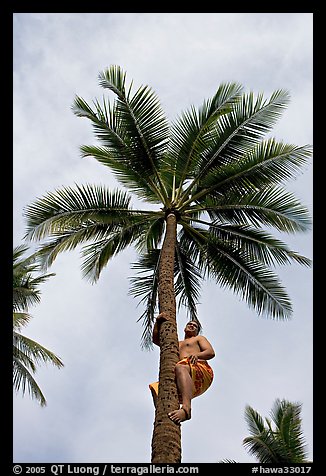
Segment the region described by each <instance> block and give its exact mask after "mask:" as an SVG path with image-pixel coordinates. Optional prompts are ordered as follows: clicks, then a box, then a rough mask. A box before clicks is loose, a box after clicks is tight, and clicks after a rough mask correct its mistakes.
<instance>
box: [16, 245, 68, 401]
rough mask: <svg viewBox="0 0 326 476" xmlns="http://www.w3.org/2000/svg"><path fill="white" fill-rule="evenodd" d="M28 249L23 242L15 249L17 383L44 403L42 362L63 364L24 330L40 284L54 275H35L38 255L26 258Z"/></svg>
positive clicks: (19, 388)
mask: <svg viewBox="0 0 326 476" xmlns="http://www.w3.org/2000/svg"><path fill="white" fill-rule="evenodd" d="M27 249H28V248H27V247H26V246H23V245H21V246H17V247H15V248H14V252H13V385H14V389H15V390H16V392H18V391H22V393H23V395H24V393H25V391H26V387H27V389H28V391H29V394H30V396H31V397H32V398H35V399H36V400H37V401H38V402H39V403H40V405H41V406H44V405H46V399H45V397H44V395H43V393H42V391H41V389H40V387H39V385H38V384H37V382H36V380H35V379H34V377H33V375H32V374H34V373H35V372H36V367H37V365H39V364H40V363H47V362H50V363H52V364H53V365H55V366H56V367H58V368H60V367H62V366H63V363H62V362H61V360H60V359H59V358H58V357H57V356H56V355H55V354H53V352H51V351H49V350H48V349H46V348H45V347H43V346H42V345H40V344H39V343H37V342H35V341H34V340H32V339H29V338H28V337H26V336H24V335H22V334H21V333H20V331H21V329H22V327H24V326H26V325H27V324H28V322H29V321H30V319H31V317H32V316H31V315H30V314H29V313H28V309H29V307H30V306H32V305H34V304H36V303H38V302H39V301H40V290H39V285H40V284H41V283H43V282H44V281H45V280H46V279H48V278H49V277H50V276H53V275H54V274H53V273H51V274H42V275H38V276H36V277H35V276H34V273H35V272H38V271H39V265H38V264H37V263H36V262H35V259H36V254H33V255H30V256H29V257H27V258H22V256H23V254H24V253H25V252H26V251H27Z"/></svg>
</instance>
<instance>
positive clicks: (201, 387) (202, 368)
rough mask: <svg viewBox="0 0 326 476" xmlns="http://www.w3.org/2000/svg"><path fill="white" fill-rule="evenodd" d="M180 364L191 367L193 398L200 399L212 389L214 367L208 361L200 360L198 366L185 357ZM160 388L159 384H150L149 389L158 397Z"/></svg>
mask: <svg viewBox="0 0 326 476" xmlns="http://www.w3.org/2000/svg"><path fill="white" fill-rule="evenodd" d="M178 364H182V365H189V366H190V370H191V378H192V381H193V384H194V385H193V394H192V398H195V397H198V396H199V395H201V394H202V393H204V392H206V390H207V389H208V388H209V387H210V385H211V383H212V382H213V378H214V373H213V369H212V367H211V366H210V365H209V364H208V363H207V361H206V360H198V361H197V363H196V364H192V363H190V362H189V358H188V357H185V358H184V359H181V360H180V361H179V362H178ZM158 386H159V382H153V383H151V384H149V388H150V390H151V392H152V393H153V394H155V396H156V397H157V396H158ZM179 400H180V403H182V402H181V396H180V395H179Z"/></svg>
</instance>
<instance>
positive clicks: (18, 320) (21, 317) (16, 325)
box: [13, 312, 32, 331]
mask: <svg viewBox="0 0 326 476" xmlns="http://www.w3.org/2000/svg"><path fill="white" fill-rule="evenodd" d="M31 318H32V316H31V315H30V314H28V313H27V312H13V329H14V331H20V330H21V328H22V327H24V326H26V325H27V324H28V323H29V322H30V320H31Z"/></svg>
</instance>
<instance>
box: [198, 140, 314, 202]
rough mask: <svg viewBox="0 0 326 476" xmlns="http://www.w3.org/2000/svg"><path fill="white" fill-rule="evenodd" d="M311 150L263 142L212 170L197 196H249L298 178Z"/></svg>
mask: <svg viewBox="0 0 326 476" xmlns="http://www.w3.org/2000/svg"><path fill="white" fill-rule="evenodd" d="M311 153H312V151H311V146H309V145H306V146H302V147H298V146H295V145H292V144H284V143H282V142H277V141H276V140H275V139H274V138H271V139H268V140H266V141H262V142H260V143H259V144H257V145H255V147H253V148H252V149H250V150H249V151H248V152H247V153H246V154H245V155H244V156H243V157H241V158H239V160H237V161H235V162H230V163H229V164H224V165H223V166H219V165H217V166H216V167H212V168H211V169H210V171H209V172H208V173H207V175H206V176H205V178H204V179H203V180H202V181H201V182H200V187H199V188H198V190H197V192H196V193H195V194H194V199H196V198H195V197H196V194H199V193H201V190H205V192H206V196H209V195H213V196H215V195H216V194H218V195H220V194H224V193H226V192H227V193H228V192H229V191H234V192H237V193H241V194H243V193H245V192H247V191H250V190H252V189H253V188H254V189H262V188H263V187H266V185H274V184H277V183H280V182H282V181H287V180H290V179H293V178H295V177H296V176H297V175H298V174H299V172H301V171H302V167H303V166H304V165H305V164H307V161H308V159H309V158H310V157H311Z"/></svg>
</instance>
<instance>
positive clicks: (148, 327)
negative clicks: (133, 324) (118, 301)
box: [129, 249, 160, 349]
mask: <svg viewBox="0 0 326 476" xmlns="http://www.w3.org/2000/svg"><path fill="white" fill-rule="evenodd" d="M159 260H160V250H159V249H152V250H149V251H148V252H147V253H144V254H142V255H141V256H140V258H139V260H138V262H136V263H133V264H132V266H131V267H132V269H134V270H136V272H137V276H136V277H132V278H130V282H131V287H130V291H129V293H130V295H131V296H134V297H136V298H141V299H140V302H139V304H140V303H143V304H144V305H145V310H144V312H143V313H142V315H141V316H140V318H139V319H138V321H142V324H143V328H144V331H143V334H142V337H141V345H142V347H144V348H145V349H152V348H153V342H152V332H153V326H154V320H155V316H154V314H155V311H156V308H157V297H158V294H157V293H158V270H159Z"/></svg>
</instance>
